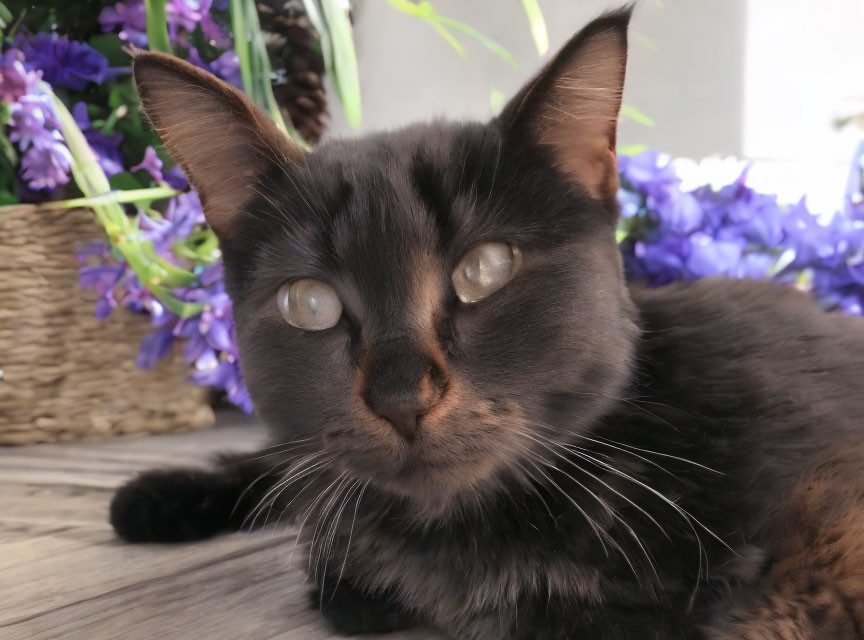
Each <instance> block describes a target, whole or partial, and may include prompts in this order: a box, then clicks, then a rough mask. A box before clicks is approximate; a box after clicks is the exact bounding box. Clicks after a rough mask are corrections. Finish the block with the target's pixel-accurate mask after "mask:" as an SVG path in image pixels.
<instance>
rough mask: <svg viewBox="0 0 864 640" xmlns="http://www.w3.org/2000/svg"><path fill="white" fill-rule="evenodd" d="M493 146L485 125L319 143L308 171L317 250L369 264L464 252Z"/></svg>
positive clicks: (485, 194) (476, 220)
mask: <svg viewBox="0 0 864 640" xmlns="http://www.w3.org/2000/svg"><path fill="white" fill-rule="evenodd" d="M499 149H500V139H499V138H498V136H497V133H496V132H495V131H494V130H490V128H488V127H485V126H481V125H453V124H445V123H436V124H430V125H422V126H414V127H411V128H408V129H404V130H402V131H398V132H394V133H387V134H379V135H373V136H368V137H366V138H363V139H359V140H356V141H347V142H339V143H334V144H331V145H328V146H325V147H324V148H323V149H321V150H320V151H319V152H317V153H316V154H314V156H313V157H310V159H309V165H308V168H307V171H308V173H307V176H306V178H307V180H309V181H310V183H311V184H310V190H312V191H315V192H317V193H314V194H313V195H317V196H318V198H319V201H320V202H322V203H324V205H323V206H324V210H320V211H319V212H318V215H319V216H320V217H319V218H318V219H317V228H318V230H319V233H318V238H317V239H318V242H319V244H320V245H322V246H321V247H320V248H321V249H322V250H327V251H328V252H330V253H332V255H333V256H334V257H336V258H338V259H339V260H341V261H342V262H343V263H344V262H348V263H354V264H351V265H350V266H353V267H361V266H362V267H367V268H375V267H376V266H381V267H384V266H394V265H393V263H394V262H398V261H400V260H405V259H409V258H410V259H412V260H413V259H416V255H417V254H418V252H419V253H421V254H425V255H428V254H430V253H434V252H443V253H445V254H446V253H448V252H449V251H451V250H454V251H458V250H460V249H464V247H462V246H461V245H462V244H464V243H465V242H470V241H471V238H472V237H473V236H476V235H477V234H478V233H480V232H482V229H481V227H482V226H483V220H482V219H481V218H482V216H480V212H481V211H482V210H483V209H484V207H485V205H486V204H487V201H488V199H489V198H490V197H491V195H492V194H491V191H492V187H493V178H492V173H493V171H494V164H495V163H496V159H497V154H498V153H499Z"/></svg>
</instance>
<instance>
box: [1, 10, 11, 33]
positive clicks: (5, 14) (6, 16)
mask: <svg viewBox="0 0 864 640" xmlns="http://www.w3.org/2000/svg"><path fill="white" fill-rule="evenodd" d="M11 24H12V12H11V11H9V9H7V8H6V5H5V4H3V3H2V2H0V37H3V34H4V33H5V31H6V29H8V28H9V26H11Z"/></svg>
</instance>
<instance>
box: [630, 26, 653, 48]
mask: <svg viewBox="0 0 864 640" xmlns="http://www.w3.org/2000/svg"><path fill="white" fill-rule="evenodd" d="M630 33H632V34H633V37H634V38H635V39H636V42H639V43H640V44H642V45H644V46H645V48H646V49H648V50H650V51H657V45H656V44H654V41H653V40H651V38H649V37H648V36H646V35H645V34H644V33H642V32H641V31H636V30H631V31H630Z"/></svg>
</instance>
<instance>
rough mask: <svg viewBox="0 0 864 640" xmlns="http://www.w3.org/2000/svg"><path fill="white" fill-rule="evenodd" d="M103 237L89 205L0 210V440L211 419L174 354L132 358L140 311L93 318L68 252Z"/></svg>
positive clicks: (96, 434)
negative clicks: (141, 362) (149, 361)
mask: <svg viewBox="0 0 864 640" xmlns="http://www.w3.org/2000/svg"><path fill="white" fill-rule="evenodd" d="M101 237H104V233H103V232H102V231H101V228H100V227H99V226H98V225H97V224H96V222H95V219H94V216H93V213H92V212H90V211H87V210H83V209H76V210H65V211H64V210H51V209H48V208H41V209H40V208H38V207H35V206H29V205H21V206H13V207H3V208H0V370H2V378H0V444H4V445H8V444H25V443H32V442H50V441H58V440H83V439H88V440H90V439H101V438H107V437H110V436H114V435H119V434H132V433H156V432H165V431H174V430H182V429H193V428H198V427H202V426H206V425H209V424H211V423H212V422H213V412H212V410H211V408H210V406H209V404H208V403H207V396H208V394H207V391H206V390H205V389H201V388H199V387H194V386H192V385H190V384H188V383H186V377H187V371H186V368H185V366H183V365H182V364H181V362H180V359H179V358H174V357H168V358H165V359H163V360H162V361H161V362H160V363H159V364H158V365H157V367H156V369H155V370H154V371H142V370H140V369H138V368H136V366H135V356H136V355H137V353H138V348H139V345H140V343H141V339H142V338H143V337H144V336H145V335H146V334H147V332H148V331H149V330H150V326H149V319H148V318H147V317H146V316H143V315H137V314H134V313H129V312H127V311H125V310H119V311H116V312H115V313H114V314H112V316H111V318H110V319H108V320H100V319H98V318H95V317H93V309H94V304H95V294H94V293H93V292H90V291H86V290H84V289H82V288H81V287H80V286H79V285H78V267H79V265H78V261H77V259H76V257H75V250H76V249H77V248H79V247H80V246H81V245H82V244H83V243H85V242H86V241H88V240H94V239H98V238H101Z"/></svg>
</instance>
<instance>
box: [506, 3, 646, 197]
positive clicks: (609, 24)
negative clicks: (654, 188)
mask: <svg viewBox="0 0 864 640" xmlns="http://www.w3.org/2000/svg"><path fill="white" fill-rule="evenodd" d="M631 13H632V6H627V7H624V8H622V9H619V10H617V11H614V12H611V13H606V14H604V15H603V16H601V17H599V18H597V19H596V20H594V21H593V22H591V23H590V24H588V25H587V26H586V27H585V28H584V29H582V30H581V31H580V32H579V33H577V34H576V35H575V36H574V37H573V38H572V39H571V40H570V41H569V42H568V43H567V44H566V45H564V47H563V48H562V49H561V51H560V52H559V53H558V55H556V56H555V58H554V59H553V60H552V61H551V62H549V64H547V65H546V67H544V68H543V70H542V71H541V72H540V73H539V74H538V75H537V76H536V77H535V78H534V79H533V80H531V81H530V82H529V83H528V84H527V85H526V86H525V87H524V88H523V89H522V90H521V91H520V92H519V93H518V94H517V95H516V96H515V97H514V98H513V100H511V101H510V103H509V104H508V105H507V106H506V107H505V108H504V110H503V111H502V113H501V115H500V116H499V123H500V126H501V127H502V129H503V131H504V134H505V136H509V137H510V138H511V139H513V140H514V141H517V142H518V143H527V144H533V145H537V146H540V147H545V148H547V149H548V150H549V152H550V153H551V156H552V159H553V162H554V163H555V166H556V167H557V168H558V169H559V170H561V171H562V172H563V173H564V174H565V175H566V176H567V178H568V179H569V180H571V181H572V182H575V183H577V184H578V185H580V186H582V187H583V188H584V189H585V190H586V191H587V192H588V194H589V195H591V196H592V197H594V198H599V199H605V198H610V197H613V196H614V195H615V193H616V191H617V189H618V170H617V163H616V160H615V135H616V129H617V121H618V112H619V111H620V109H621V93H622V91H623V89H624V72H625V69H626V66H627V27H628V24H629V22H630V15H631Z"/></svg>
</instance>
